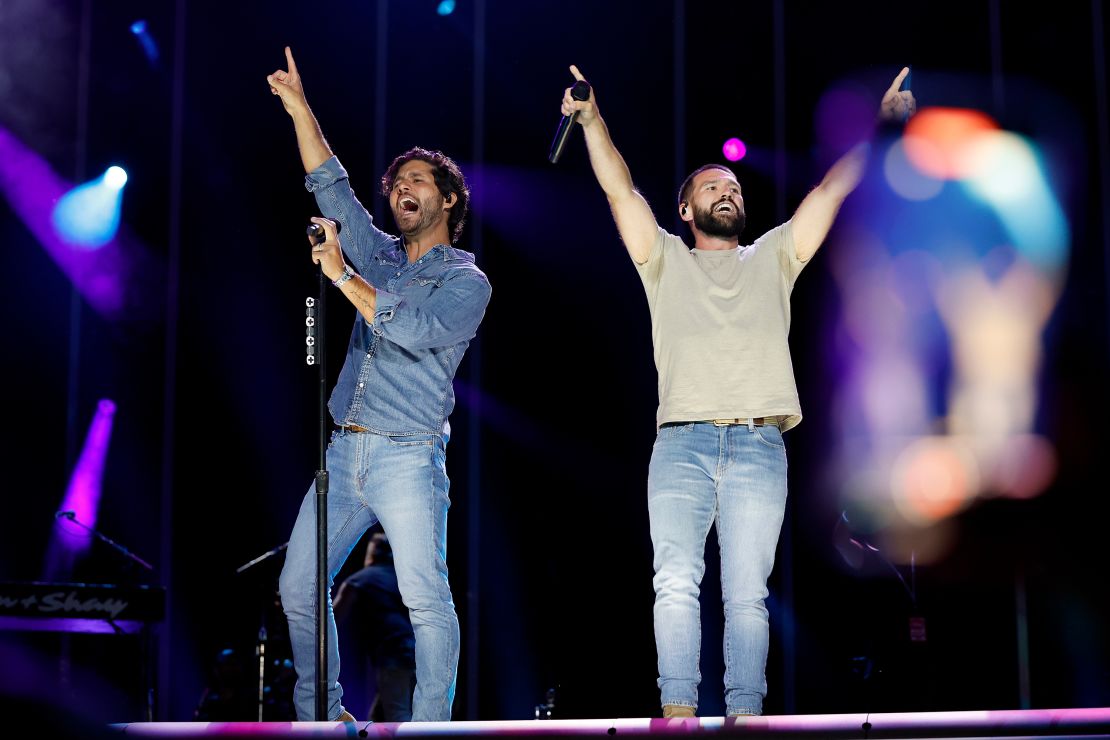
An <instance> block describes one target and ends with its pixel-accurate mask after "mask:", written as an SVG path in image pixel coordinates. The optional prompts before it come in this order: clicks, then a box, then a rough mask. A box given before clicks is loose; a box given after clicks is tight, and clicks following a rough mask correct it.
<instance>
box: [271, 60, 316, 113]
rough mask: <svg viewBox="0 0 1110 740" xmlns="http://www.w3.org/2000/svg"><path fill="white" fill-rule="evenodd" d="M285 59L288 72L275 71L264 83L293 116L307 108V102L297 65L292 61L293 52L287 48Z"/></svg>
mask: <svg viewBox="0 0 1110 740" xmlns="http://www.w3.org/2000/svg"><path fill="white" fill-rule="evenodd" d="M285 59H286V61H287V62H288V63H289V71H288V72H286V71H285V70H281V69H278V70H275V71H274V73H273V74H271V75H267V77H266V82H267V83H268V84H269V85H270V92H271V93H273V94H274V95H277V96H279V97H280V98H281V104H282V105H284V106H285V110H286V112H287V113H289V115H294V114H296V113H299V112H302V111H304V110H305V109H306V108H308V102H307V101H306V100H305V97H304V87H303V86H302V85H301V75H300V73H299V72H297V63H296V62H294V61H293V51H292V50H291V49H290V48H289V47H288V46H287V47H285Z"/></svg>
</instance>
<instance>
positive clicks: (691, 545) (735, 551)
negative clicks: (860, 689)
mask: <svg viewBox="0 0 1110 740" xmlns="http://www.w3.org/2000/svg"><path fill="white" fill-rule="evenodd" d="M785 510H786V448H785V447H784V446H783V441H782V434H781V432H779V429H778V427H775V426H762V427H759V426H752V427H749V426H743V425H732V426H715V425H714V424H713V423H712V422H695V423H690V424H679V425H673V426H672V425H668V426H664V427H663V428H661V429H660V430H659V434H658V437H657V438H656V441H655V447H654V449H653V451H652V455H651V466H650V468H649V471H648V515H649V519H650V522H651V541H652V545H653V547H654V550H655V558H654V566H655V578H654V581H653V583H654V586H655V643H656V649H657V650H658V654H659V690H660V694H661V699H662V703H663V704H679V705H683V706H689V707H694V708H696V707H697V705H698V684H699V683H700V682H701V670H700V668H699V659H700V657H701V611H700V607H699V603H698V594H699V591H700V587H701V580H702V576H704V575H705V538H706V535H708V534H709V528H710V526H713V525H716V527H717V538H718V541H719V542H720V551H721V592H722V595H723V599H724V610H725V615H724V616H725V638H724V659H725V676H724V680H725V707H726V711H727V712H728V714H730V715H731V714H761V713H762V711H763V698H764V697H765V696H766V695H767V678H766V666H767V649H768V643H769V630H768V622H767V607H766V606H765V604H764V601H765V599H766V598H767V594H768V592H767V579H768V577H769V576H770V575H771V569H772V567H773V566H774V562H775V549H776V547H777V545H778V538H779V532H780V530H781V529H782V520H783V515H784V513H785Z"/></svg>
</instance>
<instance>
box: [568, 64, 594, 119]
mask: <svg viewBox="0 0 1110 740" xmlns="http://www.w3.org/2000/svg"><path fill="white" fill-rule="evenodd" d="M570 73H571V74H572V75H574V79H575V80H585V79H586V78H585V77H583V76H582V73H581V72H579V71H578V67H576V66H574V65H573V64H572V65H570ZM562 110H563V115H564V116H569V115H571V114H573V113H574V112H575V111H578V118H577V121H578V122H579V123H580V124H582V125H583V126H584V127H586V126H590V125H592V124H593V123H594V121H596V120H597V118H598V116H597V101H596V100H595V99H594V89H593V86H592V85H591V86H590V99H589V100H575V99H574V98H572V97H571V96H570V88H569V87H568V88H567V89H566V91H565V92H564V93H563V108H562Z"/></svg>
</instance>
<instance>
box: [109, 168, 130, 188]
mask: <svg viewBox="0 0 1110 740" xmlns="http://www.w3.org/2000/svg"><path fill="white" fill-rule="evenodd" d="M104 184H105V185H107V186H108V187H110V188H112V189H113V190H120V189H122V188H123V186H124V185H126V184H127V170H125V169H123V168H122V167H118V166H116V165H112V166H111V167H109V168H108V171H107V172H105V173H104Z"/></svg>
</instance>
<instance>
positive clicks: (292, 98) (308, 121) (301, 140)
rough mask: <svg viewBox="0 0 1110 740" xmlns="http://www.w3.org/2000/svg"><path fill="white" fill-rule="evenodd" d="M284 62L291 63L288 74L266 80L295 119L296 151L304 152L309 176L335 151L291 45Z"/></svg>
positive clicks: (303, 158) (302, 160)
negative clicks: (310, 104) (312, 104)
mask: <svg viewBox="0 0 1110 740" xmlns="http://www.w3.org/2000/svg"><path fill="white" fill-rule="evenodd" d="M285 59H286V61H287V62H288V63H289V71H285V70H281V69H278V70H275V71H274V73H273V74H270V75H268V76H267V77H266V82H268V83H269V85H270V92H272V93H273V94H274V95H277V96H279V97H280V98H281V104H282V105H283V106H285V111H286V112H287V113H288V114H289V115H290V116H291V117H292V118H293V126H294V128H295V129H296V131H297V148H298V149H300V151H301V164H303V165H304V171H305V172H306V173H308V172H312V171H313V170H314V169H316V168H317V167H319V166H320V165H322V164H323V163H324V162H326V161H327V160H328V159H329V158H331V156H332V151H331V147H330V146H328V142H327V141H325V139H324V134H323V132H322V131H320V124H319V123H318V122H317V121H316V116H315V115H313V113H312V109H311V108H309V107H308V101H307V100H306V99H305V96H304V86H303V85H302V84H301V75H300V73H299V72H298V71H297V63H296V62H294V61H293V51H292V50H291V49H290V48H289V47H288V46H287V47H285Z"/></svg>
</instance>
